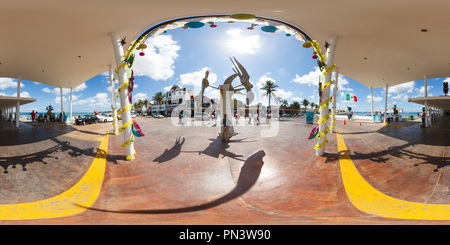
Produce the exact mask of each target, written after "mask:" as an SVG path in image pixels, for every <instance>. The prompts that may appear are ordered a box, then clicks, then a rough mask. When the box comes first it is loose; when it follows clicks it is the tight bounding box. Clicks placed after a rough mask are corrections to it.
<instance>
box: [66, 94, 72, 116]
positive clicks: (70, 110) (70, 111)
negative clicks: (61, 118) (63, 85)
mask: <svg viewBox="0 0 450 245" xmlns="http://www.w3.org/2000/svg"><path fill="white" fill-rule="evenodd" d="M70 123H72V88H70V108H69V117H68V118H67V120H66V124H70Z"/></svg>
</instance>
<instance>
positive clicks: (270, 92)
mask: <svg viewBox="0 0 450 245" xmlns="http://www.w3.org/2000/svg"><path fill="white" fill-rule="evenodd" d="M276 88H278V85H276V84H275V82H273V81H271V80H267V81H266V83H265V84H264V86H263V87H262V88H261V90H264V93H263V94H262V96H263V97H266V96H268V97H269V108H270V98H272V97H273V98H275V96H276V95H275V93H274V92H276V91H277V90H276Z"/></svg>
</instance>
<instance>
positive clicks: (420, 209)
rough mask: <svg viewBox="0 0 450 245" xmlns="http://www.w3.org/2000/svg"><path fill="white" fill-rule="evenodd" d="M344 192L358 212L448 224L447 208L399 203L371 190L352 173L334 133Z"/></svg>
mask: <svg viewBox="0 0 450 245" xmlns="http://www.w3.org/2000/svg"><path fill="white" fill-rule="evenodd" d="M336 137H337V143H338V151H339V153H340V156H339V161H340V166H341V174H342V180H343V182H344V187H345V191H346V192H347V195H348V197H349V199H350V201H351V202H352V203H353V205H354V206H355V207H357V208H358V209H359V210H361V211H363V212H366V213H369V214H374V215H378V216H383V217H391V218H398V219H416V220H450V205H448V204H426V203H415V202H408V201H403V200H400V199H396V198H393V197H390V196H388V195H385V194H383V193H381V192H379V191H378V190H376V189H375V188H373V187H372V186H371V185H370V184H369V183H367V181H365V180H364V178H363V177H362V176H361V174H360V173H359V172H358V170H357V169H356V167H355V165H354V164H353V161H352V159H351V158H350V155H349V153H348V151H347V147H346V145H345V142H344V138H343V137H342V135H341V133H340V132H339V131H337V133H336Z"/></svg>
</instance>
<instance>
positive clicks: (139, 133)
mask: <svg viewBox="0 0 450 245" xmlns="http://www.w3.org/2000/svg"><path fill="white" fill-rule="evenodd" d="M131 130H132V131H133V134H134V136H136V137H142V136H145V134H144V133H142V130H141V127H139V125H138V124H137V122H136V120H134V119H133V127H131Z"/></svg>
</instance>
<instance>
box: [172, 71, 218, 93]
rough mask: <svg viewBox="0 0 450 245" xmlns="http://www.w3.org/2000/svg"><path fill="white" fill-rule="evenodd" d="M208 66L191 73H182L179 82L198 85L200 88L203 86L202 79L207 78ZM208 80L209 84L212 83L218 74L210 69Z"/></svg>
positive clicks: (185, 84)
mask: <svg viewBox="0 0 450 245" xmlns="http://www.w3.org/2000/svg"><path fill="white" fill-rule="evenodd" d="M208 69H209V68H208V67H203V68H202V69H200V70H198V71H194V72H190V73H185V74H181V75H180V81H179V82H178V83H179V84H181V85H183V86H190V85H193V86H196V87H199V89H200V88H201V86H202V80H203V78H205V72H206V70H208ZM208 81H209V84H210V85H212V84H214V83H215V82H216V81H217V74H215V73H214V72H211V71H209V75H208Z"/></svg>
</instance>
